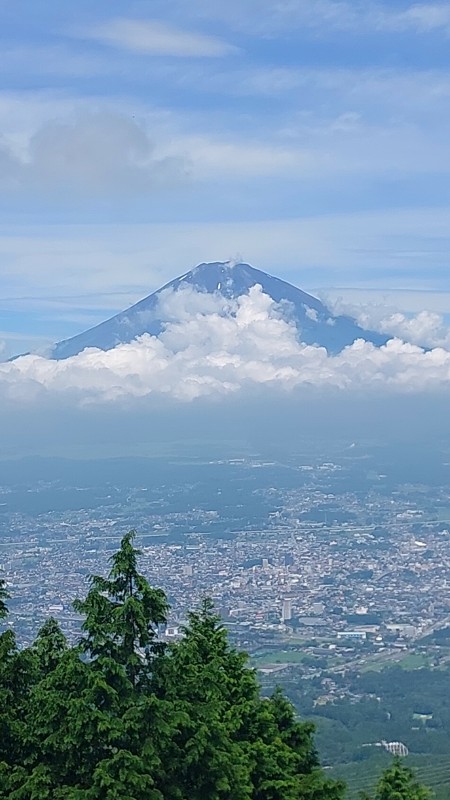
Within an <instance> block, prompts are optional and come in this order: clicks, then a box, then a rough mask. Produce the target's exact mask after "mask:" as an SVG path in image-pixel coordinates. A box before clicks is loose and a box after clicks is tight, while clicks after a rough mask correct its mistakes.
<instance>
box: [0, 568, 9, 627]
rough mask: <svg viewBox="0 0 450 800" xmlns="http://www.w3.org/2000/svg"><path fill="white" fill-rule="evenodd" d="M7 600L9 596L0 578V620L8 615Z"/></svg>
mask: <svg viewBox="0 0 450 800" xmlns="http://www.w3.org/2000/svg"><path fill="white" fill-rule="evenodd" d="M8 599H9V594H8V591H7V589H6V584H5V581H4V580H3V578H0V619H5V617H6V616H7V615H8V606H7V605H6V600H8Z"/></svg>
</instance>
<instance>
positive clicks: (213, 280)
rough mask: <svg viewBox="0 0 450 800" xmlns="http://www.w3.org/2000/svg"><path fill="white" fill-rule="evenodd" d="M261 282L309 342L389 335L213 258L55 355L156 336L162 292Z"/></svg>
mask: <svg viewBox="0 0 450 800" xmlns="http://www.w3.org/2000/svg"><path fill="white" fill-rule="evenodd" d="M256 284H259V285H260V286H261V287H262V290H263V292H264V293H265V294H268V295H270V297H271V298H272V299H273V300H274V301H275V302H276V303H280V302H284V303H285V304H287V305H286V311H287V315H288V317H289V319H292V320H293V321H294V322H295V324H296V325H297V327H298V329H299V336H300V338H301V340H302V341H303V342H305V343H306V344H317V345H320V346H322V347H326V349H327V350H328V351H329V352H330V353H337V352H339V351H340V350H342V349H343V348H344V347H346V346H347V345H350V344H352V343H353V342H354V341H355V339H365V340H366V341H370V342H373V343H374V344H375V345H377V346H380V345H382V344H384V343H385V342H386V340H387V337H386V336H383V335H381V334H379V333H375V332H374V331H366V330H363V329H362V328H361V327H360V326H359V325H358V324H357V323H356V322H355V320H353V319H351V318H350V317H346V316H337V317H334V316H333V315H332V314H330V312H329V311H328V309H327V308H326V307H325V306H324V305H323V303H321V302H320V300H318V299H317V298H315V297H312V295H309V294H306V292H303V291H302V290H301V289H297V288H296V287H295V286H292V285H291V284H290V283H286V281H283V280H280V278H275V277H273V276H271V275H268V274H267V273H265V272H261V271H260V270H258V269H254V267H251V266H249V264H235V263H232V262H214V263H212V264H199V266H197V267H195V269H193V270H191V271H190V272H187V273H186V274H185V275H182V276H181V277H179V278H176V279H175V280H173V281H170V283H167V284H165V286H162V287H161V289H158V291H156V292H154V293H153V294H151V295H149V296H148V297H145V298H144V299H143V300H140V301H139V302H138V303H136V304H135V305H133V306H131V308H129V309H127V310H126V311H122V312H121V313H120V314H116V315H115V316H114V317H111V319H108V320H106V321H105V322H102V323H100V325H96V326H95V327H94V328H90V329H89V330H87V331H85V332H84V333H80V334H78V335H77V336H74V337H72V338H71V339H66V340H64V341H62V342H58V344H56V345H55V346H54V348H53V351H52V354H51V357H52V358H54V359H64V358H69V357H70V356H74V355H76V354H77V353H80V352H81V351H82V350H84V349H85V348H86V347H97V348H99V349H101V350H111V349H112V348H113V347H115V346H116V345H118V344H121V343H125V342H130V341H132V340H133V339H135V338H136V337H137V336H141V335H142V334H144V333H150V334H153V335H158V334H159V333H161V331H162V330H163V327H164V324H165V322H167V320H166V319H164V318H163V315H162V313H161V308H160V303H159V301H160V297H161V293H162V292H164V291H167V290H173V291H174V292H177V291H179V290H180V289H181V288H183V287H187V286H190V287H192V288H193V289H195V290H196V291H198V292H202V293H209V294H210V293H213V292H218V293H219V294H220V295H222V296H223V297H226V298H229V299H234V298H237V297H240V296H241V295H243V294H246V293H248V291H249V289H250V288H251V287H252V286H255V285H256Z"/></svg>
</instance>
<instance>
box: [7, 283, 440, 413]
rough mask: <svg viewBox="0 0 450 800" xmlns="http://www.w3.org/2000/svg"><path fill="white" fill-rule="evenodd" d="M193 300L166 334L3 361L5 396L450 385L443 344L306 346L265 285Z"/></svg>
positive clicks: (172, 303) (171, 299)
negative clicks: (333, 349)
mask: <svg viewBox="0 0 450 800" xmlns="http://www.w3.org/2000/svg"><path fill="white" fill-rule="evenodd" d="M188 294H189V295H190V294H191V293H190V292H188ZM187 300H189V298H188V297H187V295H186V294H184V293H183V292H181V293H180V292H178V293H173V294H172V293H169V294H167V295H166V296H165V297H164V298H163V303H165V305H166V307H167V308H168V309H170V308H171V307H172V311H173V318H172V320H171V321H169V322H167V324H166V326H165V329H164V331H163V332H162V333H161V334H160V336H159V337H155V336H150V335H148V334H145V335H143V336H142V337H140V338H139V339H137V340H136V341H134V342H132V343H130V344H124V345H119V346H117V347H116V348H115V349H114V350H110V351H108V352H103V351H101V350H97V349H94V348H91V349H87V350H85V351H84V352H83V353H81V354H80V355H77V356H74V357H72V358H70V359H67V360H65V361H52V360H49V359H46V358H43V357H41V356H37V355H29V356H23V357H21V358H19V359H16V360H15V361H13V362H10V363H3V364H0V392H1V395H2V397H3V398H4V399H9V400H10V401H13V402H14V403H15V404H16V403H18V402H20V403H24V404H26V405H30V404H39V403H40V402H42V401H44V402H45V401H46V399H48V398H53V399H58V398H59V399H60V400H61V401H63V402H64V404H65V405H71V404H73V405H76V406H80V405H84V406H86V405H94V406H96V405H102V404H109V405H111V404H112V405H119V406H120V405H122V404H124V403H127V401H130V400H133V399H138V398H140V399H142V398H144V399H145V398H148V399H150V398H154V399H160V400H161V399H164V398H170V399H171V400H175V401H178V402H181V403H184V404H185V403H188V402H191V401H193V400H196V399H198V398H224V397H227V396H228V397H229V396H239V395H240V394H243V396H245V394H246V393H247V392H248V391H250V392H253V393H254V392H255V390H256V391H257V392H261V390H263V393H264V392H267V391H268V390H270V391H271V393H277V392H278V393H279V392H281V393H282V394H283V395H287V394H293V393H295V392H301V391H302V389H307V388H311V387H312V388H316V389H320V390H322V389H324V390H326V389H327V388H331V389H333V390H341V391H348V392H352V391H356V392H366V393H372V394H376V393H379V392H382V393H384V392H388V391H391V392H393V393H394V394H398V393H409V394H411V393H422V392H427V393H430V392H432V391H436V390H439V389H442V388H448V387H449V386H450V352H449V351H447V350H446V349H444V348H443V347H436V348H434V349H431V350H428V351H427V350H423V349H422V348H421V347H419V346H417V345H415V344H412V343H408V342H404V341H402V340H400V339H398V338H394V339H392V340H391V341H389V342H388V343H387V345H386V346H384V347H380V348H377V347H374V346H373V345H371V344H368V343H366V342H363V341H356V342H355V343H354V344H353V345H352V346H350V347H347V348H346V349H345V350H344V351H343V352H342V353H340V354H339V355H337V356H329V355H328V354H327V352H326V350H324V349H323V348H319V347H312V346H307V345H305V344H302V343H301V342H299V340H298V334H297V330H296V328H295V327H294V326H293V325H292V324H290V323H289V322H287V321H285V320H284V319H283V318H282V315H281V312H280V309H279V307H277V306H276V304H275V303H274V302H273V301H272V300H271V298H270V297H268V296H267V295H265V294H264V293H263V292H262V291H261V288H260V287H253V288H252V289H251V290H250V293H249V294H248V295H243V296H241V297H240V298H238V299H237V300H236V301H227V304H226V307H224V301H223V298H220V297H218V296H217V297H212V296H211V295H202V294H198V295H197V296H196V298H195V303H194V304H193V305H190V308H191V312H190V313H189V314H188V313H187V311H186V309H187V304H186V301H187ZM191 300H192V298H191ZM175 312H177V314H179V316H178V317H175ZM180 312H181V313H180ZM224 312H226V313H224Z"/></svg>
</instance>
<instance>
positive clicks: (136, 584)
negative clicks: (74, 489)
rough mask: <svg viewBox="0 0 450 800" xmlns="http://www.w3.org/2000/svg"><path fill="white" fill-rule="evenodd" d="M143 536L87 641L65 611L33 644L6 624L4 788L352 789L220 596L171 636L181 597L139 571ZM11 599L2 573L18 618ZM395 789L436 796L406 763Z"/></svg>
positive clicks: (235, 796) (1, 587)
mask: <svg viewBox="0 0 450 800" xmlns="http://www.w3.org/2000/svg"><path fill="white" fill-rule="evenodd" d="M133 539H134V533H133V532H130V533H129V534H127V535H126V536H125V537H124V539H123V540H122V542H121V547H120V550H119V551H118V552H117V553H116V554H115V555H114V556H113V557H112V559H111V571H110V573H109V576H108V577H107V578H102V577H100V576H91V578H90V588H89V591H88V594H87V596H86V598H85V599H84V600H77V601H76V602H75V608H76V609H77V610H78V611H79V612H80V613H81V614H82V615H83V616H84V624H83V637H82V640H81V641H80V643H79V644H77V646H75V647H71V646H69V645H68V643H67V641H66V640H65V637H64V635H63V633H62V631H61V629H60V628H59V625H58V623H57V622H56V621H55V620H53V619H49V620H48V621H47V622H46V624H45V625H44V626H43V628H42V629H41V630H40V632H39V634H38V636H37V638H36V640H35V642H34V643H33V645H32V646H31V647H29V648H27V649H20V648H19V647H18V646H17V643H16V641H15V636H14V633H13V631H12V630H11V629H10V628H8V626H7V624H5V625H4V630H3V632H2V633H1V634H0V798H11V799H12V800H50V799H51V800H58V799H59V798H70V800H78V798H83V800H90V799H92V800H93V799H95V800H103V799H104V800H119V799H120V800H298V798H305V799H307V800H341V798H343V797H344V794H345V787H344V785H343V784H342V783H340V782H338V781H335V780H332V779H330V778H329V777H328V776H327V774H326V772H325V771H324V770H323V769H322V768H321V767H320V764H319V761H318V757H317V753H316V750H315V746H314V739H313V726H312V724H310V723H308V722H303V721H298V719H297V718H296V715H295V712H294V710H293V706H292V705H291V704H290V702H289V701H288V700H287V699H286V698H285V696H284V695H283V694H282V693H281V691H279V690H276V691H275V692H274V693H273V695H272V696H271V697H268V698H267V697H262V696H261V694H260V691H259V686H258V682H257V679H256V675H255V672H254V671H253V670H251V669H249V667H248V663H247V657H246V655H245V654H242V653H240V652H238V651H237V650H235V649H234V648H233V647H231V646H230V644H229V642H228V639H227V634H226V631H225V630H224V628H223V627H222V625H221V624H220V620H219V619H218V617H217V616H216V615H215V614H214V612H213V610H212V608H211V603H210V602H209V601H208V600H205V601H204V603H203V605H202V607H201V609H200V610H199V611H198V612H195V613H191V614H190V617H189V622H188V625H187V627H186V629H185V632H184V636H183V638H182V639H181V640H180V641H178V642H177V643H175V644H171V645H167V644H164V643H162V642H161V641H159V640H158V638H157V628H158V625H160V624H161V623H164V621H165V619H166V613H167V600H166V597H165V595H164V593H163V592H162V591H161V590H160V589H154V588H152V587H151V586H150V585H149V584H148V582H147V581H146V579H145V578H144V577H143V576H142V575H141V574H140V573H139V571H138V565H137V559H138V556H139V551H137V550H136V549H135V548H134V543H133ZM7 601H8V594H7V592H6V588H5V584H4V582H1V583H0V617H1V618H2V619H3V620H4V621H5V620H6V621H7ZM383 781H384V783H383ZM389 781H390V782H389ZM383 787H384V788H383ZM386 787H387V788H386ZM389 787H390V788H389ZM391 790H392V793H391V794H389V791H391ZM380 792H381V794H380ZM394 794H395V796H396V798H398V800H409V799H410V798H411V799H414V798H417V800H422V798H424V797H425V796H426V793H425V790H423V788H422V787H417V786H416V784H415V783H414V778H413V775H412V774H411V773H409V771H408V770H406V769H405V768H404V767H402V766H401V765H400V764H399V763H394V765H393V766H392V767H391V768H390V770H388V771H387V772H386V773H385V774H384V776H383V777H382V779H381V781H380V784H379V787H378V794H377V797H379V798H380V800H389V798H390V797H391V796H392V797H393V796H394Z"/></svg>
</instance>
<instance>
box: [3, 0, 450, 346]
mask: <svg viewBox="0 0 450 800" xmlns="http://www.w3.org/2000/svg"><path fill="white" fill-rule="evenodd" d="M0 18H1V26H0V30H1V37H2V43H1V44H2V82H1V87H2V88H1V91H0V126H1V138H0V211H1V218H2V225H1V238H0V342H2V343H3V355H10V354H12V353H14V352H18V351H21V350H24V349H27V348H30V347H34V346H38V345H40V344H42V343H44V342H48V341H52V340H57V339H61V338H64V337H67V336H70V335H72V334H75V333H77V332H79V331H80V330H82V329H84V328H86V327H89V326H90V325H92V324H95V323H96V322H98V321H100V320H102V319H104V318H105V317H107V316H110V315H111V314H112V313H114V312H116V311H117V310H119V309H121V308H123V307H126V306H127V305H129V304H131V303H132V302H134V301H136V300H137V299H139V298H141V297H142V296H144V295H146V294H148V293H149V292H150V291H152V290H154V289H156V288H158V286H160V285H161V284H162V283H164V282H165V281H167V280H170V279H171V278H172V277H175V275H177V274H180V273H182V272H185V271H186V270H187V269H189V268H190V267H191V266H194V265H195V264H196V263H198V262H199V261H208V260H217V259H219V260H221V259H223V260H225V259H228V258H232V257H235V256H240V257H242V258H243V259H244V260H246V261H248V262H250V263H252V264H254V266H257V267H259V268H262V269H265V270H267V271H269V272H273V273H275V274H277V275H279V276H281V277H284V278H285V279H287V280H290V281H292V282H293V283H296V284H297V285H299V286H301V287H302V288H304V289H306V290H310V291H316V290H320V291H328V292H330V290H331V289H333V288H334V290H335V291H334V295H340V296H342V297H343V298H345V297H348V298H351V300H352V301H355V300H358V299H361V301H364V302H367V300H370V298H373V297H377V299H378V301H383V298H384V299H385V300H386V302H389V303H390V304H392V303H395V304H397V305H398V306H399V307H401V308H404V309H406V310H411V311H418V310H420V308H424V309H429V310H438V311H439V312H441V313H442V312H446V311H447V312H448V311H449V310H450V270H449V252H450V250H449V238H450V181H449V177H450V148H449V146H448V142H449V140H450V104H449V98H450V71H449V56H448V53H449V44H450V3H415V4H411V3H407V2H398V1H394V2H393V1H392V0H391V1H390V2H389V3H382V2H373V3H372V2H367V1H365V2H345V1H343V2H331V0H285V1H283V0H278V2H275V1H273V2H271V1H270V0H227V2H222V0H215V1H214V0H209V2H208V1H207V0H192V2H190V3H186V2H185V0H164V2H159V1H158V0H152V2H151V3H150V2H128V3H127V4H126V5H125V4H124V3H118V2H115V1H114V0H112V1H111V0H108V2H97V3H92V2H89V3H88V2H84V1H83V0H81V2H78V3H76V4H69V3H61V2H60V0H58V2H56V0H55V1H54V2H48V1H47V2H45V0H43V2H41V3H39V4H36V3H33V2H20V0H18V1H17V2H16V3H14V4H2V6H1V11H0ZM331 294H333V292H331ZM380 298H381V300H380Z"/></svg>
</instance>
